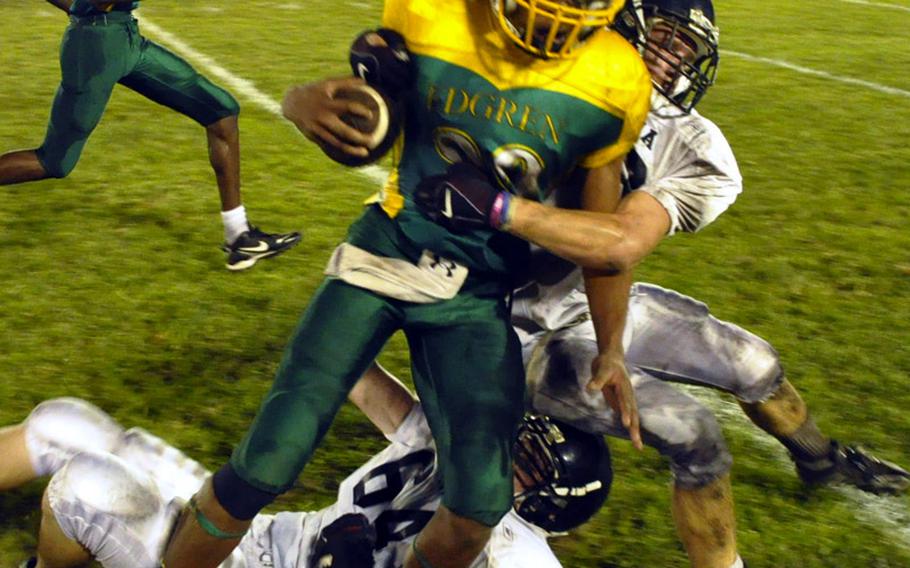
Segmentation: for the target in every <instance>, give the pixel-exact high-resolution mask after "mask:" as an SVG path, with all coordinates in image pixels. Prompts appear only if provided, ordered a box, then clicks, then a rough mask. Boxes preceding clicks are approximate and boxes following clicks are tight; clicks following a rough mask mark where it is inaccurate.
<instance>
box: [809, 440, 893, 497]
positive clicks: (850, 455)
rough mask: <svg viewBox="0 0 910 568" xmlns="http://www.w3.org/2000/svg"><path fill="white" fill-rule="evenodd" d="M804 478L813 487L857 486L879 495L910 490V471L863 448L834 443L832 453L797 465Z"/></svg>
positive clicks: (832, 443)
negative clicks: (827, 485)
mask: <svg viewBox="0 0 910 568" xmlns="http://www.w3.org/2000/svg"><path fill="white" fill-rule="evenodd" d="M796 471H797V472H798V473H799V477H800V479H802V480H803V481H804V482H805V483H808V484H812V485H822V484H842V485H853V486H854V487H857V488H859V489H862V490H863V491H868V492H869V493H874V494H876V495H896V494H898V493H904V492H905V491H907V489H908V488H910V472H908V471H907V470H905V469H904V468H902V467H900V466H898V465H896V464H893V463H891V462H887V461H885V460H880V459H878V458H877V457H875V456H873V455H872V454H870V453H869V452H867V451H866V450H864V449H862V448H861V447H859V446H842V445H841V444H839V443H837V442H831V453H830V454H829V455H828V457H826V458H822V459H820V460H817V461H814V462H800V461H798V462H796Z"/></svg>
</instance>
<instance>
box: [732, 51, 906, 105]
mask: <svg viewBox="0 0 910 568" xmlns="http://www.w3.org/2000/svg"><path fill="white" fill-rule="evenodd" d="M720 53H721V55H724V56H733V57H738V58H740V59H745V60H746V61H754V62H756V63H764V64H766V65H772V66H774V67H782V68H784V69H789V70H790V71H796V72H797V73H802V74H803V75H812V76H813V77H819V78H821V79H827V80H829V81H837V82H838V83H846V84H848V85H856V86H859V87H864V88H866V89H870V90H872V91H878V92H879V93H885V94H886V95H896V96H899V97H905V98H910V91H905V90H904V89H898V88H897V87H889V86H887V85H882V84H880V83H873V82H872V81H864V80H863V79H856V78H853V77H846V76H844V75H835V74H834V73H828V72H827V71H818V70H816V69H810V68H809V67H803V66H802V65H796V64H794V63H789V62H787V61H784V60H782V59H771V58H768V57H759V56H757V55H749V54H748V53H742V52H739V51H732V50H729V49H722V50H720Z"/></svg>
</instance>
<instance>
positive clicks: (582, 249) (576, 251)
mask: <svg viewBox="0 0 910 568" xmlns="http://www.w3.org/2000/svg"><path fill="white" fill-rule="evenodd" d="M510 207H511V212H510V216H509V225H508V229H507V230H508V231H509V232H510V233H512V234H513V235H516V236H518V237H521V238H522V239H525V240H528V241H531V242H532V243H534V244H536V245H539V246H541V247H543V248H545V249H547V250H549V251H550V252H552V253H554V254H556V255H559V256H561V257H562V258H565V259H566V260H569V261H571V262H574V263H575V264H578V265H579V266H581V267H583V268H591V269H595V270H602V271H608V272H612V273H617V272H622V271H625V270H629V269H631V267H632V266H633V265H634V264H635V263H636V262H638V260H640V258H641V255H640V254H639V253H638V251H637V246H636V243H635V240H634V239H633V238H632V235H631V233H630V231H629V230H628V228H627V227H626V226H625V224H624V222H623V220H622V218H621V217H619V216H618V215H615V214H611V213H599V212H592V211H579V210H575V209H559V208H556V207H550V206H547V205H542V204H540V203H535V202H533V201H530V200H527V199H521V198H513V199H512V202H511V204H510Z"/></svg>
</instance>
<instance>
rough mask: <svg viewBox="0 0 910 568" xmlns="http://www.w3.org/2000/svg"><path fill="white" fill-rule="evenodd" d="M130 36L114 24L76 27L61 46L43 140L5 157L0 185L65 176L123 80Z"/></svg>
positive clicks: (0, 160) (0, 170)
mask: <svg viewBox="0 0 910 568" xmlns="http://www.w3.org/2000/svg"><path fill="white" fill-rule="evenodd" d="M125 39H126V36H125V35H124V34H123V33H121V30H120V29H119V28H116V27H115V26H87V25H80V24H79V23H73V24H71V25H70V26H69V27H68V28H67V30H66V33H65V34H64V36H63V41H62V43H61V45H60V69H61V74H62V78H61V81H60V86H59V87H58V88H57V92H56V94H55V95H54V102H53V106H52V107H51V116H50V121H49V123H48V126H47V132H46V134H45V137H44V142H43V143H42V144H41V146H40V147H38V148H37V149H35V150H20V151H16V152H10V153H8V154H4V155H3V156H2V157H0V185H5V184H11V183H20V182H27V181H35V180H39V179H45V178H49V177H55V178H62V177H66V176H67V175H68V174H69V173H70V172H71V171H72V170H73V168H74V167H76V162H78V161H79V156H80V155H81V153H82V149H83V148H84V147H85V143H86V141H87V140H88V137H89V136H90V135H91V133H92V131H93V130H94V129H95V127H96V126H97V125H98V121H99V120H101V115H102V114H104V109H105V107H106V106H107V102H108V100H109V99H110V96H111V91H112V90H113V88H114V85H115V84H116V83H117V80H118V79H119V78H120V77H121V76H122V74H123V70H124V67H125V61H126V57H127V55H126V54H124V53H123V52H122V51H123V50H122V49H120V46H122V45H123V41H124V40H125Z"/></svg>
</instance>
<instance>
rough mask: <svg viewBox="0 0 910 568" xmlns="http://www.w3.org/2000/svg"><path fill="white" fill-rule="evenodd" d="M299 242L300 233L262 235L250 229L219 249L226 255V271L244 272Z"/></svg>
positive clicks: (253, 228) (252, 228)
mask: <svg viewBox="0 0 910 568" xmlns="http://www.w3.org/2000/svg"><path fill="white" fill-rule="evenodd" d="M298 242H300V233H298V232H296V231H294V232H293V233H264V232H262V231H260V230H259V229H257V228H256V227H252V226H251V227H250V230H249V231H245V232H243V233H242V234H241V235H240V236H239V237H237V239H236V240H235V241H234V242H233V243H231V244H227V243H225V244H223V245H222V246H221V249H222V250H223V251H224V252H226V253H228V258H227V269H228V270H246V269H247V268H250V267H252V266H253V265H254V264H256V262H257V261H259V260H260V259H263V258H268V257H270V256H275V255H276V254H281V253H283V252H284V251H286V250H288V249H289V248H291V247H292V246H294V245H296V244H297V243H298Z"/></svg>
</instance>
